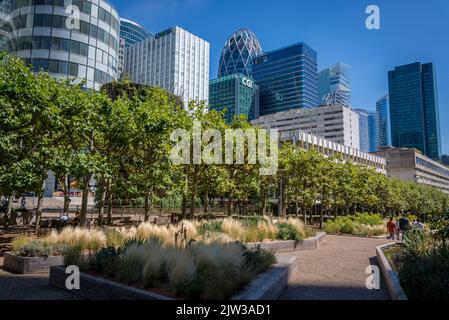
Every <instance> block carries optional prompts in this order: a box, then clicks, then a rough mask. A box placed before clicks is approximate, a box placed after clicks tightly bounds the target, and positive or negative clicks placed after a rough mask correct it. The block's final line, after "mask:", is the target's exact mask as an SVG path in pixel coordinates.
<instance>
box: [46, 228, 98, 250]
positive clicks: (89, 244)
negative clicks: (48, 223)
mask: <svg viewBox="0 0 449 320" xmlns="http://www.w3.org/2000/svg"><path fill="white" fill-rule="evenodd" d="M44 240H45V241H46V242H49V243H59V244H63V245H66V246H68V247H73V248H75V247H76V248H80V249H81V250H83V251H84V250H90V251H98V250H100V249H101V248H102V247H104V246H105V245H106V236H105V234H104V233H103V232H102V231H101V230H96V229H84V228H78V227H77V228H70V227H69V228H64V229H63V230H62V231H61V232H60V233H58V232H56V231H52V232H51V234H50V235H49V236H47V237H46V238H44Z"/></svg>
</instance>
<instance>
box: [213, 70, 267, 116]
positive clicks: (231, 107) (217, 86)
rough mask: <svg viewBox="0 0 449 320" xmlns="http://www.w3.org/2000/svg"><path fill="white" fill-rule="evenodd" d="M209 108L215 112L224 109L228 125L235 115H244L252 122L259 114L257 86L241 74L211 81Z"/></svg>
mask: <svg viewBox="0 0 449 320" xmlns="http://www.w3.org/2000/svg"><path fill="white" fill-rule="evenodd" d="M209 108H210V109H213V110H217V111H222V110H224V109H226V110H227V111H226V114H225V118H226V121H227V122H228V123H230V122H231V121H232V119H233V118H234V116H235V115H245V116H246V117H247V119H248V120H252V119H254V118H256V117H257V115H258V113H259V86H258V85H257V84H255V83H254V80H253V79H252V78H249V77H247V76H245V75H243V74H234V75H230V76H225V77H221V78H217V79H214V80H211V81H210V84H209Z"/></svg>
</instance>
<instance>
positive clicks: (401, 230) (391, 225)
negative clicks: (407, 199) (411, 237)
mask: <svg viewBox="0 0 449 320" xmlns="http://www.w3.org/2000/svg"><path fill="white" fill-rule="evenodd" d="M410 229H415V230H420V231H423V230H424V225H423V224H422V223H421V221H419V220H418V219H415V220H414V221H413V223H412V224H411V225H410V221H409V220H408V219H407V217H406V216H405V215H402V216H401V217H400V218H399V219H397V221H394V219H393V217H391V218H390V220H389V221H388V222H387V230H388V235H389V236H388V238H389V239H391V240H394V238H395V236H396V239H397V240H401V239H403V238H404V235H405V234H406V233H407V232H408V231H409V230H410Z"/></svg>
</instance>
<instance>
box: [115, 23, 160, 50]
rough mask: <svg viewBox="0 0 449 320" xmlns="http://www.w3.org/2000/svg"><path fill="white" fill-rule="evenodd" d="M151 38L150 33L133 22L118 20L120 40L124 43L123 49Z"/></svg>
mask: <svg viewBox="0 0 449 320" xmlns="http://www.w3.org/2000/svg"><path fill="white" fill-rule="evenodd" d="M152 36H153V34H152V33H151V32H149V31H148V30H147V29H145V28H144V27H142V26H141V25H139V24H137V23H135V22H134V21H131V20H128V19H123V18H122V19H120V38H122V39H123V40H124V41H125V48H128V47H129V46H131V45H133V44H135V43H137V42H140V41H143V40H145V39H147V38H149V37H152Z"/></svg>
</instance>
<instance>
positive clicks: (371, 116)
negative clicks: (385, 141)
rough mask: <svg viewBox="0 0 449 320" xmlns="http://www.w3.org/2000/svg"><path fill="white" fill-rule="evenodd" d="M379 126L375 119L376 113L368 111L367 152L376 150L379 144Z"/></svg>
mask: <svg viewBox="0 0 449 320" xmlns="http://www.w3.org/2000/svg"><path fill="white" fill-rule="evenodd" d="M378 131H379V127H378V121H377V113H376V112H372V111H369V112H368V138H369V148H368V151H369V152H376V151H377V147H378V145H379V142H378V141H379V140H378V138H379V132H378Z"/></svg>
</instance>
